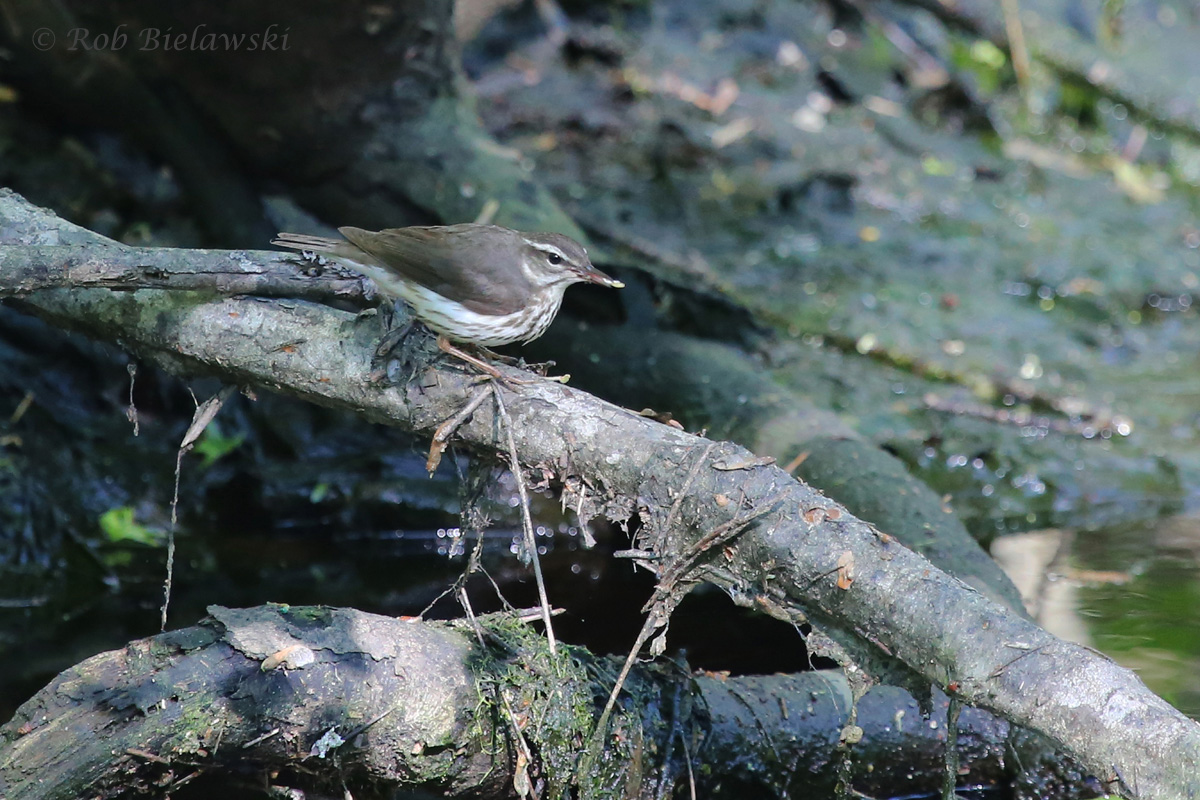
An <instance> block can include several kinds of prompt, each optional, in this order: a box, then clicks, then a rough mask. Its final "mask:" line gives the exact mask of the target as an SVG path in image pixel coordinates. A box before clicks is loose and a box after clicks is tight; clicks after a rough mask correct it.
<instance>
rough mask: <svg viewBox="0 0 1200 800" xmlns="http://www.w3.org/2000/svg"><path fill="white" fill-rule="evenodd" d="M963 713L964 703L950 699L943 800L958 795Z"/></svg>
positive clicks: (944, 762) (953, 698) (947, 712)
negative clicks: (959, 748)
mask: <svg viewBox="0 0 1200 800" xmlns="http://www.w3.org/2000/svg"><path fill="white" fill-rule="evenodd" d="M961 711H962V701H961V700H959V699H958V698H957V697H954V696H951V697H950V704H949V705H948V706H947V707H946V758H945V760H944V761H943V762H942V766H943V767H944V769H945V771H944V772H943V774H942V800H954V798H955V797H957V796H958V795H956V794H955V792H954V789H955V787H956V786H957V785H958V716H959V713H960V712H961Z"/></svg>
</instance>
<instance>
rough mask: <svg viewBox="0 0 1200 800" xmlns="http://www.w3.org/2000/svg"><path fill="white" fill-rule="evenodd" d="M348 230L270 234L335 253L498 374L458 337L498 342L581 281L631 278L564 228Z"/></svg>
mask: <svg viewBox="0 0 1200 800" xmlns="http://www.w3.org/2000/svg"><path fill="white" fill-rule="evenodd" d="M338 233H340V234H341V235H342V236H343V237H345V238H344V239H332V238H327V237H323V236H310V235H308V234H303V233H280V234H278V236H277V237H276V238H275V239H274V240H273V241H272V242H271V244H274V245H278V246H281V247H288V248H292V249H295V250H300V251H310V252H313V253H320V254H322V255H326V256H332V257H333V258H336V259H338V260H339V261H342V262H344V263H346V264H347V265H348V266H350V267H351V268H352V269H355V270H356V271H358V272H361V273H362V274H364V275H366V276H367V277H369V278H371V279H372V280H373V281H374V282H375V284H376V286H378V287H379V289H380V291H381V292H382V293H383V294H384V295H386V296H388V297H390V298H393V299H396V298H398V299H400V300H403V301H404V302H405V303H407V304H408V305H409V307H411V308H412V311H413V315H414V316H415V317H416V318H417V319H418V320H420V321H421V322H423V323H425V325H426V326H428V327H429V328H430V329H431V330H432V331H434V332H435V333H436V334H438V347H439V348H440V349H441V350H443V351H444V352H447V353H450V354H452V355H456V356H458V357H460V358H463V359H464V360H466V361H469V362H471V363H472V364H475V365H476V366H478V367H480V368H482V369H484V371H485V372H488V373H489V374H492V375H493V376H494V377H499V372H498V371H496V370H495V368H494V367H491V366H490V365H485V364H484V363H483V362H481V361H479V360H478V359H476V358H474V357H472V356H470V355H469V354H467V353H464V352H463V351H462V350H460V349H459V348H457V347H455V346H454V344H453V343H459V344H468V345H478V346H481V347H497V346H500V345H506V344H512V343H514V342H529V341H532V340H533V339H536V338H537V337H539V336H541V335H542V334H543V333H545V332H546V329H547V328H548V327H550V323H551V322H553V321H554V318H555V316H556V315H557V314H558V310H559V307H560V306H561V305H562V298H563V292H564V291H565V290H566V288H567V287H568V286H570V285H571V284H574V283H594V284H597V285H600V286H607V287H610V288H613V289H620V288H623V287H624V284H623V283H622V282H621V281H619V280H616V279H615V278H612V277H609V276H608V275H606V274H604V273H603V272H601V271H600V270H598V269H596V268H595V267H594V266H592V262H591V259H590V258H589V257H588V253H587V250H586V249H585V248H584V247H583V245H581V244H579V242H577V241H575V240H574V239H572V238H571V237H569V236H564V235H563V234H560V233H525V232H522V231H515V230H512V229H510V228H505V227H502V226H499V225H483V224H478V223H464V224H459V225H427V226H413V227H407V228H386V229H384V230H381V231H368V230H363V229H362V228H354V227H343V228H338Z"/></svg>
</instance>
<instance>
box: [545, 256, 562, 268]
mask: <svg viewBox="0 0 1200 800" xmlns="http://www.w3.org/2000/svg"><path fill="white" fill-rule="evenodd" d="M546 260H547V261H549V262H550V263H551V264H553V265H554V266H556V267H557V266H558V265H559V264H561V263H562V262H563V259H562V256H560V255H559V254H558V253H550V254H549V255H547V256H546Z"/></svg>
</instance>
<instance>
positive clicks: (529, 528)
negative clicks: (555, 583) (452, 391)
mask: <svg viewBox="0 0 1200 800" xmlns="http://www.w3.org/2000/svg"><path fill="white" fill-rule="evenodd" d="M500 395H501V393H500V392H497V391H493V392H492V396H493V397H495V398H496V408H497V410H498V411H499V414H500V419H501V421H502V422H503V423H504V432H505V434H506V438H507V439H508V459H509V468H510V469H511V470H512V474H513V480H515V481H516V484H517V495H518V496H519V497H520V498H521V525H522V527H523V528H524V529H525V548H526V549H527V550H528V551H529V558H530V561H531V562H532V564H533V578H534V581H535V582H536V583H537V590H538V601H539V602H540V603H541V606H542V621H543V622H544V623H545V625H546V640H547V641H548V642H549V645H550V655H552V656H557V655H558V644H557V642H556V641H555V639H554V626H553V623H552V622H551V621H550V598H549V597H548V596H547V595H546V581H545V580H544V579H543V578H542V562H541V559H539V558H538V551H537V537H536V536H535V535H534V532H533V518H532V517H531V516H530V514H529V494H528V492H526V490H525V476H524V475H523V474H522V472H521V462H520V460H518V458H517V443H516V440H515V439H513V426H512V420H511V419H510V418H509V416H508V411H507V410H506V409H505V408H504V400H503V398H502V397H501V396H500Z"/></svg>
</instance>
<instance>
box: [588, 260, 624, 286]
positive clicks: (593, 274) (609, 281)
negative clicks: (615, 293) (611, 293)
mask: <svg viewBox="0 0 1200 800" xmlns="http://www.w3.org/2000/svg"><path fill="white" fill-rule="evenodd" d="M579 278H580V280H582V281H585V282H587V283H595V284H598V285H600V286H607V287H608V288H610V289H624V288H625V284H623V283H621V282H620V281H619V280H617V279H616V278H610V277H609V276H607V275H605V274H604V273H603V272H601V271H600V270H598V269H596V268H595V267H593V266H592V265H591V264H588V265H587V266H586V267H582V268H581V269H580V270H579Z"/></svg>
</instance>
